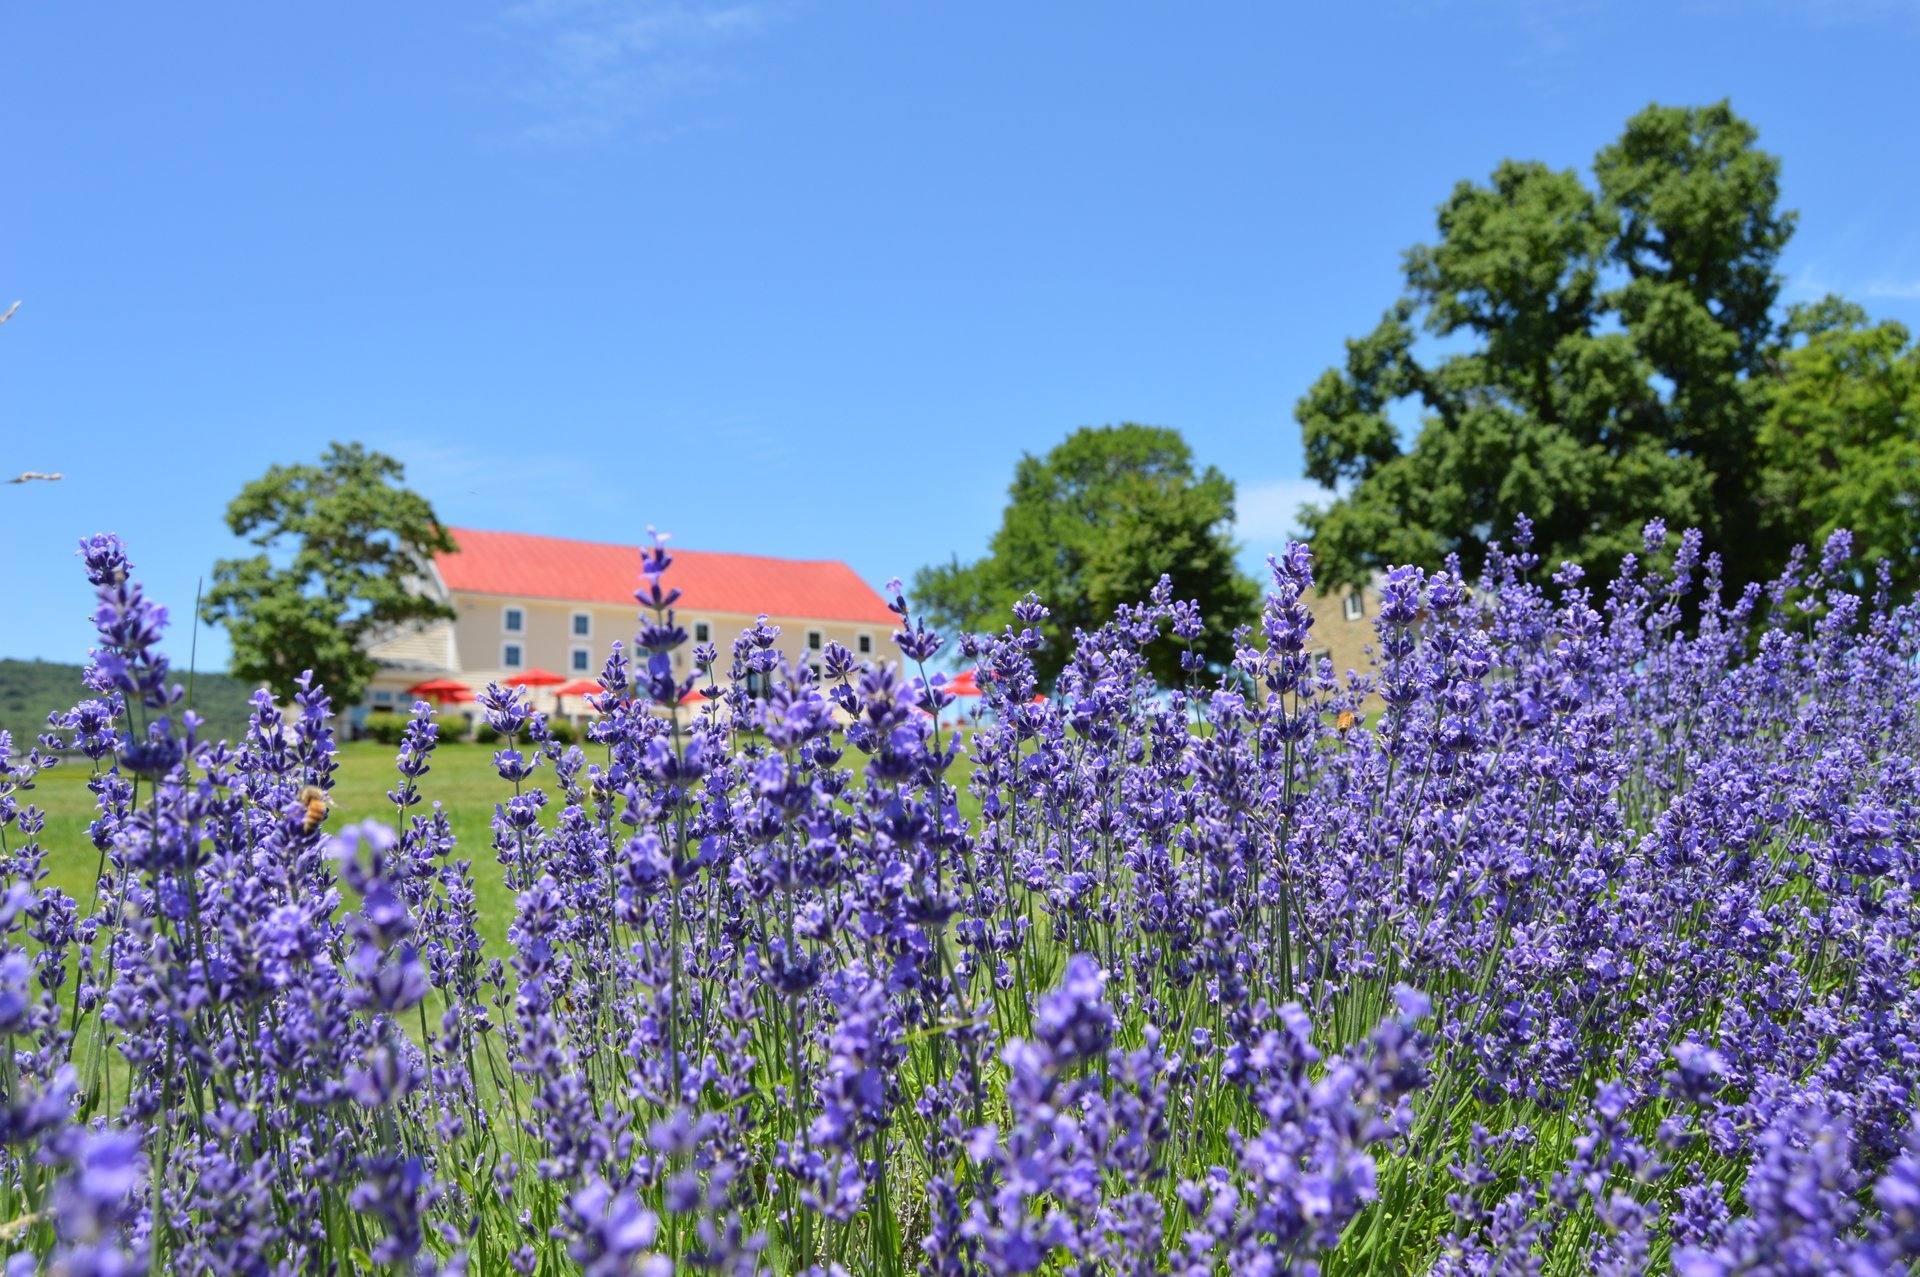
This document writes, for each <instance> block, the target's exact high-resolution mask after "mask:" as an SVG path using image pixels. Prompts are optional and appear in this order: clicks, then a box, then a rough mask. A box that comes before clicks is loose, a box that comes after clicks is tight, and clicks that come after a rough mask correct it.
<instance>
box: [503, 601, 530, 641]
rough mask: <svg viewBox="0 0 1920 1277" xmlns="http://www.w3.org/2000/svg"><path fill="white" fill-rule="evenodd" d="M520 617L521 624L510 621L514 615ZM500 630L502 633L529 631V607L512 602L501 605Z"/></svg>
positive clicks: (523, 632)
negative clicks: (517, 605) (516, 605)
mask: <svg viewBox="0 0 1920 1277" xmlns="http://www.w3.org/2000/svg"><path fill="white" fill-rule="evenodd" d="M516 616H517V617H519V618H520V624H518V625H513V624H511V623H510V620H511V618H513V617H516ZM500 632H501V633H502V634H525V633H526V632H527V609H525V608H523V607H515V606H514V605H513V604H511V603H503V604H501V605H500Z"/></svg>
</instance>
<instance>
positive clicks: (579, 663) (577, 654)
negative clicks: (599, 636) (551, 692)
mask: <svg viewBox="0 0 1920 1277" xmlns="http://www.w3.org/2000/svg"><path fill="white" fill-rule="evenodd" d="M583 658H584V659H583ZM567 670H568V672H569V673H573V674H591V673H593V649H592V648H590V647H585V646H582V645H581V644H579V643H575V644H574V645H573V646H572V647H569V648H568V649H567Z"/></svg>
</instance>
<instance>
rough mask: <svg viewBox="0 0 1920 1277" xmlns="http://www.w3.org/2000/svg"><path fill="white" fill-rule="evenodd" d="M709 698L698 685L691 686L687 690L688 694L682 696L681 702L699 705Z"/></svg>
mask: <svg viewBox="0 0 1920 1277" xmlns="http://www.w3.org/2000/svg"><path fill="white" fill-rule="evenodd" d="M707 699H709V698H708V696H707V694H706V693H705V692H703V691H701V690H700V689H699V688H697V687H694V688H689V689H688V691H687V694H686V695H685V696H682V697H681V698H680V703H681V704H682V705H698V704H700V703H701V702H703V701H705V700H707Z"/></svg>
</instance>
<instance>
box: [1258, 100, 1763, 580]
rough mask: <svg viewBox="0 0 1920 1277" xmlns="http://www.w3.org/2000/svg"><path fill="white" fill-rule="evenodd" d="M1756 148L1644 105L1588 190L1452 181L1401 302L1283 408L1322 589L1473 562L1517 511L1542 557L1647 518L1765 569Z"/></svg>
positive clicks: (1622, 531) (1505, 177) (1524, 182)
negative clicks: (1299, 443) (1324, 493)
mask: <svg viewBox="0 0 1920 1277" xmlns="http://www.w3.org/2000/svg"><path fill="white" fill-rule="evenodd" d="M1756 136H1757V135H1756V133H1755V131H1754V129H1753V128H1752V127H1751V126H1750V125H1749V124H1747V123H1746V122H1745V121H1744V120H1742V119H1740V117H1738V116H1737V115H1735V114H1734V113H1733V111H1732V109H1731V108H1730V107H1729V106H1728V105H1727V104H1726V103H1724V102H1722V103H1719V104H1717V105H1714V106H1707V107H1697V108H1676V107H1661V106H1651V107H1648V108H1647V109H1646V110H1644V111H1642V112H1640V113H1639V114H1638V115H1636V116H1634V117H1633V118H1632V119H1631V120H1630V121H1628V123H1627V127H1626V132H1625V133H1624V134H1623V135H1622V136H1621V137H1620V139H1619V140H1618V141H1616V142H1615V143H1613V144H1612V145H1611V146H1608V147H1607V148H1606V149H1604V150H1602V151H1601V152H1600V154H1599V155H1598V156H1597V157H1596V159H1595V161H1594V165H1593V174H1592V182H1591V183H1588V182H1586V181H1583V180H1582V179H1581V177H1580V176H1579V175H1578V174H1576V173H1574V172H1572V171H1555V170H1553V169H1550V168H1548V167H1547V166H1545V165H1543V164H1537V163H1520V162H1514V161H1507V162H1504V163H1502V164H1501V165H1500V166H1499V168H1498V169H1496V170H1495V171H1494V173H1493V175H1492V178H1491V179H1490V180H1489V181H1488V182H1486V183H1484V184H1479V183H1473V182H1462V183H1460V184H1459V185H1458V186H1457V187H1456V188H1455V189H1454V192H1453V194H1452V196H1451V197H1450V198H1449V199H1448V200H1447V201H1446V203H1445V204H1443V205H1441V207H1440V210H1439V219H1438V230H1439V237H1438V240H1437V241H1436V242H1435V243H1433V244H1428V245H1421V246H1419V247H1416V248H1414V249H1412V250H1411V251H1410V252H1408V254H1407V255H1406V260H1405V279H1406V289H1405V292H1404V294H1403V295H1402V297H1401V298H1400V299H1399V300H1398V301H1397V302H1395V303H1394V305H1393V306H1392V307H1391V308H1390V309H1389V310H1388V311H1387V313H1386V316H1385V317H1384V318H1383V319H1382V320H1381V322H1380V324H1379V325H1378V327H1376V328H1375V329H1374V330H1373V331H1372V332H1371V333H1369V334H1367V335H1366V336H1364V337H1361V338H1358V339H1356V340H1353V341H1349V342H1348V343H1347V357H1346V361H1345V363H1344V364H1343V365H1342V366H1340V367H1337V368H1333V369H1330V370H1329V371H1327V372H1326V373H1324V374H1323V375H1322V376H1321V377H1320V379H1319V380H1318V381H1316V382H1315V383H1314V385H1313V387H1312V389H1311V390H1309V391H1308V393H1307V394H1306V395H1305V396H1304V397H1303V398H1302V399H1301V400H1300V403H1299V405H1298V407H1297V408H1296V410H1295V415H1296V417H1297V419H1298V421H1299V423H1300V426H1301V429H1302V432H1303V434H1304V437H1305V445H1306V455H1307V473H1308V475H1309V476H1310V477H1312V478H1314V479H1316V480H1318V481H1319V482H1321V483H1322V484H1324V485H1326V486H1327V487H1329V488H1335V489H1339V490H1341V491H1340V494H1339V495H1338V496H1337V497H1336V498H1335V499H1333V500H1332V501H1331V502H1329V503H1328V504H1327V505H1325V506H1324V507H1319V508H1315V509H1311V510H1309V511H1308V512H1307V514H1306V516H1305V522H1306V524H1307V527H1308V528H1309V530H1310V532H1311V534H1312V537H1313V542H1314V549H1315V552H1316V557H1317V558H1318V559H1319V561H1320V563H1321V564H1322V567H1323V573H1324V575H1325V576H1326V577H1328V578H1330V579H1333V580H1346V581H1358V580H1360V579H1362V578H1364V577H1365V576H1366V574H1367V573H1368V572H1370V571H1371V570H1373V569H1375V568H1377V567H1380V566H1383V565H1385V564H1387V563H1389V562H1409V561H1414V562H1433V561H1435V560H1437V559H1438V558H1439V557H1440V556H1442V555H1444V554H1446V553H1448V552H1450V551H1457V552H1459V553H1460V555H1461V557H1462V559H1463V560H1464V561H1465V563H1466V565H1467V567H1468V568H1469V570H1472V569H1474V568H1476V567H1477V565H1478V564H1479V562H1480V560H1481V558H1482V556H1483V555H1484V553H1485V548H1486V541H1487V539H1488V538H1489V537H1492V536H1498V535H1500V533H1501V532H1503V531H1504V530H1505V529H1506V528H1507V527H1508V526H1509V525H1510V524H1511V522H1512V520H1513V518H1514V517H1515V516H1516V515H1519V514H1527V515H1530V516H1531V517H1532V518H1533V520H1534V523H1535V527H1536V535H1537V537H1538V544H1539V547H1540V549H1541V552H1542V553H1544V554H1546V555H1548V556H1551V559H1557V558H1578V559H1587V560H1589V561H1604V560H1606V559H1607V558H1610V557H1612V556H1615V555H1617V554H1619V553H1622V552H1624V551H1627V550H1630V549H1632V548H1633V547H1634V546H1635V545H1636V544H1637V542H1638V536H1639V533H1638V529H1639V527H1640V525H1641V523H1642V522H1643V521H1644V520H1645V519H1647V518H1648V517H1650V516H1654V515H1660V516H1664V517H1665V518H1666V519H1667V520H1668V521H1669V522H1670V523H1672V524H1674V525H1675V526H1698V527H1700V528H1702V529H1703V530H1705V531H1706V532H1707V534H1708V536H1709V538H1710V539H1711V541H1712V543H1713V544H1714V545H1715V546H1716V547H1717V548H1719V549H1720V550H1721V551H1722V552H1723V554H1724V555H1725V556H1726V557H1727V559H1728V570H1729V573H1730V575H1732V576H1734V577H1735V578H1736V579H1742V578H1746V577H1750V576H1752V575H1755V574H1758V573H1760V572H1763V571H1765V570H1766V569H1767V568H1769V567H1770V566H1771V565H1772V563H1773V562H1774V561H1775V560H1776V559H1777V558H1778V557H1779V554H1780V553H1781V547H1780V544H1779V541H1780V538H1781V537H1782V536H1786V535H1788V529H1785V528H1783V527H1782V526H1780V524H1779V523H1778V521H1774V520H1768V519H1766V518H1764V517H1763V514H1762V505H1763V499H1764V489H1765V486H1766V485H1765V483H1764V482H1763V478H1762V474H1761V467H1760V464H1759V453H1758V450H1757V448H1756V440H1757V435H1758V432H1759V429H1760V423H1761V420H1762V418H1763V417H1764V415H1765V412H1766V404H1767V401H1768V392H1769V379H1770V375H1771V370H1772V369H1773V367H1774V361H1775V360H1776V358H1777V356H1778V355H1779V352H1780V350H1781V344H1782V340H1783V334H1782V332H1781V330H1780V326H1779V324H1778V321H1777V320H1776V319H1775V318H1774V303H1775V299H1776V295H1777V293H1778V289H1779V282H1780V281H1779V275H1778V273H1777V271H1776V270H1775V264H1776V262H1777V260H1778V257H1779V253H1780V250H1781V248H1782V246H1783V245H1784V244H1785V243H1786V242H1787V239H1788V237H1789V236H1790V235H1791V233H1792V230H1793V224H1794V215H1793V214H1792V213H1789V212H1784V211H1782V210H1781V209H1780V208H1779V207H1778V204H1779V172H1780V164H1779V161H1778V160H1777V159H1775V158H1774V157H1773V156H1771V155H1769V154H1767V153H1766V152H1764V151H1762V150H1760V149H1759V148H1758V147H1757V145H1756ZM1411 417H1417V426H1414V427H1413V428H1412V429H1411V430H1410V431H1409V432H1408V433H1410V435H1411V437H1410V438H1407V437H1403V432H1402V430H1401V428H1400V425H1401V424H1402V423H1403V422H1407V423H1408V424H1410V425H1411V423H1410V422H1408V418H1411ZM1396 418H1397V419H1398V420H1396Z"/></svg>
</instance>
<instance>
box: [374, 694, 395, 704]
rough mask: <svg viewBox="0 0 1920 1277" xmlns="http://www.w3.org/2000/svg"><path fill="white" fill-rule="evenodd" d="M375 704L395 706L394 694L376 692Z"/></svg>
mask: <svg viewBox="0 0 1920 1277" xmlns="http://www.w3.org/2000/svg"><path fill="white" fill-rule="evenodd" d="M373 703H374V704H375V705H391V704H393V693H392V692H375V693H374V694H373Z"/></svg>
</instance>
